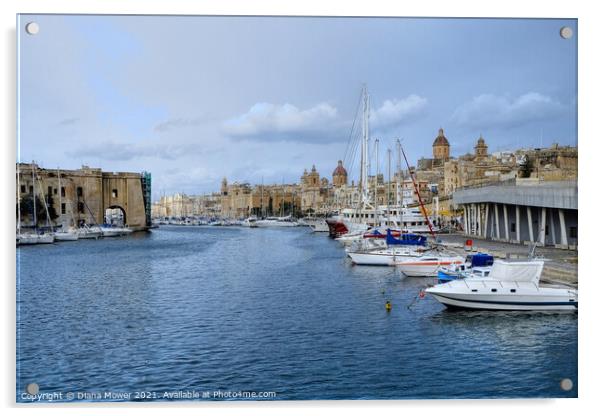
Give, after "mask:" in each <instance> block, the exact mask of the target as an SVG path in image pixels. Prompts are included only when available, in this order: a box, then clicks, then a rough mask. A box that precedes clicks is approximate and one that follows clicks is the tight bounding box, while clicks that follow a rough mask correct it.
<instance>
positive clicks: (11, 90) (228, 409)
mask: <svg viewBox="0 0 602 416" xmlns="http://www.w3.org/2000/svg"><path fill="white" fill-rule="evenodd" d="M593 4H595V2H581V3H578V2H575V1H557V0H554V1H545V2H544V1H542V2H527V1H524V0H520V1H519V0H506V1H503V2H502V1H498V2H496V3H491V2H483V1H470V0H453V1H443V0H440V1H413V2H407V3H406V2H404V3H402V2H397V3H396V4H392V2H391V3H390V2H385V1H380V0H370V1H363V2H360V1H356V0H354V1H350V0H347V1H344V0H336V1H325V0H305V1H299V0H296V1H290V2H284V1H276V0H273V1H267V0H259V1H244V0H237V1H229V2H227V3H226V2H224V1H216V0H210V1H197V2H194V1H192V0H188V1H187V0H171V1H157V0H128V1H123V0H122V1H117V0H85V1H84V0H79V1H77V2H73V1H68V0H54V1H52V2H49V1H43V0H20V1H17V0H8V1H3V2H2V3H0V8H1V11H2V13H1V14H0V16H1V17H0V19H1V22H2V33H3V42H2V49H3V53H2V58H3V59H2V65H1V67H2V69H1V71H2V78H1V79H2V83H3V87H2V91H3V99H2V100H1V101H0V106H1V108H2V112H1V114H2V123H1V125H2V126H3V131H4V140H3V142H2V143H3V145H4V148H3V149H2V150H3V151H2V165H3V166H2V168H3V169H2V171H1V172H2V182H1V183H2V184H4V185H5V186H4V187H3V188H2V189H3V193H2V195H3V196H4V198H5V199H4V203H3V204H0V207H1V210H2V211H0V218H2V219H3V220H2V221H0V224H2V229H3V233H2V236H3V238H2V250H0V253H2V265H4V271H5V273H4V276H2V282H3V286H4V291H3V299H2V302H1V303H2V310H3V312H4V314H3V319H2V329H3V331H2V333H3V335H4V336H3V337H2V339H3V342H1V343H0V344H1V348H2V358H3V361H4V363H5V365H4V366H3V367H2V368H3V369H5V371H3V372H2V375H3V377H2V378H1V380H2V381H1V383H2V384H1V389H0V392H1V393H2V396H1V399H2V405H3V407H5V408H6V409H7V410H5V413H4V414H17V413H19V414H23V413H26V414H28V413H30V412H33V411H38V412H43V413H44V414H51V415H53V414H57V415H81V414H82V413H83V412H85V414H124V413H125V414H130V413H132V414H145V415H159V414H160V415H163V414H165V413H166V412H170V413H171V412H173V411H174V410H175V409H174V407H178V408H179V409H178V410H179V411H180V410H181V411H182V412H183V413H185V414H200V413H211V414H213V413H218V414H239V413H242V412H244V413H245V414H251V415H264V414H282V413H290V414H303V415H305V414H307V413H308V412H311V413H312V414H314V413H319V414H330V413H331V412H334V411H339V410H343V411H344V412H345V414H348V413H350V414H365V413H367V412H374V411H376V412H381V413H383V414H387V413H393V412H395V413H396V414H399V413H400V412H403V413H407V414H417V413H420V414H424V413H426V414H431V413H437V414H439V415H443V414H445V416H449V415H463V416H465V415H470V414H478V415H482V414H484V413H486V414H487V415H497V414H504V415H506V414H507V413H509V412H510V413H514V412H516V411H518V410H519V409H520V410H526V411H529V412H539V411H541V412H542V413H543V412H545V413H546V415H555V414H563V415H566V414H568V413H570V414H575V413H580V412H583V411H587V410H589V409H591V408H594V406H595V404H596V399H597V395H599V393H598V389H599V386H600V381H599V380H600V374H602V373H601V371H600V359H599V356H600V355H601V352H602V350H601V349H600V348H598V347H599V346H600V343H599V341H600V336H599V335H598V334H599V333H600V324H599V319H598V317H599V315H598V314H599V309H600V308H599V307H596V306H597V305H596V299H594V295H595V294H597V293H594V288H597V286H598V285H599V283H598V282H599V281H600V279H601V276H600V275H601V273H600V272H599V267H595V260H594V259H595V258H596V257H595V256H596V254H597V252H598V251H599V250H598V248H597V245H598V239H596V235H595V234H594V233H595V231H598V230H600V228H601V227H600V221H599V219H600V218H601V217H602V216H601V215H600V212H599V210H598V209H597V208H598V207H599V205H598V204H596V202H597V201H596V199H594V196H597V194H598V193H599V192H598V189H599V184H598V181H597V179H598V178H597V174H599V173H598V172H599V171H598V170H596V167H597V166H596V165H597V164H599V162H598V159H599V158H600V157H601V155H602V152H601V151H600V150H601V149H600V145H599V143H600V140H602V137H601V131H600V129H599V128H597V127H598V124H599V122H598V120H599V119H600V116H601V113H602V111H601V108H602V105H601V104H600V97H601V96H602V94H601V91H600V77H601V76H602V68H601V65H600V52H599V50H600V45H599V42H600V40H601V39H602V33H601V31H602V30H601V26H602V25H600V23H599V22H600V17H601V16H600V13H597V10H596V9H595V8H594V6H592V5H593ZM19 12H20V13H104V14H236V15H244V14H250V15H262V14H267V15H346V16H362V15H364V16H367V15H370V16H457V17H482V16H487V17H558V18H578V19H579V29H578V30H579V86H580V88H579V94H580V96H579V147H580V152H579V153H580V155H581V158H580V163H579V176H580V179H579V186H580V189H581V197H580V201H579V205H580V207H581V210H580V223H581V227H579V233H580V235H579V240H580V241H579V247H580V251H581V252H580V255H579V259H580V267H579V273H580V278H581V279H580V280H581V285H580V292H581V293H580V295H581V302H580V313H579V327H580V328H579V396H580V398H579V399H572V400H514V401H513V400H496V401H491V400H483V401H387V402H370V401H369V402H365V401H364V402H348V401H345V402H340V401H339V402H311V401H308V402H278V403H267V404H266V403H244V402H236V403H228V404H224V403H201V404H198V403H189V402H186V403H181V402H178V403H173V404H168V403H160V404H150V405H148V404H147V405H139V404H127V405H110V407H109V406H108V405H103V404H101V405H88V406H86V408H85V409H82V408H81V407H75V406H60V407H53V406H43V408H40V406H21V405H19V406H17V405H15V404H14V397H15V394H14V388H15V387H14V386H15V372H14V369H15V332H14V331H15V293H14V292H15V277H14V276H15V274H14V273H15V247H14V240H13V228H14V225H15V224H14V216H13V212H14V211H13V209H14V208H13V207H14V205H13V204H14V195H15V180H14V174H15V173H14V169H15V168H14V166H15V165H14V161H15V153H16V147H15V134H16V133H15V131H16V124H15V119H16V112H15V111H16V110H15V94H16V85H15V84H16V79H15V78H16V77H15V74H16V71H15V67H16V48H15V43H16V37H15V24H16V13H19ZM11 218H13V220H12V222H11V220H10V219H11ZM600 303H601V302H599V301H598V302H597V304H600ZM400 342H403V340H400ZM425 365H428V363H425Z"/></svg>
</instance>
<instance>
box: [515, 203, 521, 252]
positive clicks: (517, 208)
mask: <svg viewBox="0 0 602 416" xmlns="http://www.w3.org/2000/svg"><path fill="white" fill-rule="evenodd" d="M516 241H518V242H519V243H520V205H517V206H516Z"/></svg>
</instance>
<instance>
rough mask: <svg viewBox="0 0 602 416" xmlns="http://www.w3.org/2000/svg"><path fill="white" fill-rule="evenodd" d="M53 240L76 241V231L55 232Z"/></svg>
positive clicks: (77, 234)
mask: <svg viewBox="0 0 602 416" xmlns="http://www.w3.org/2000/svg"><path fill="white" fill-rule="evenodd" d="M54 239H55V240H56V241H77V240H78V239H79V233H78V232H77V231H76V230H67V231H55V233H54Z"/></svg>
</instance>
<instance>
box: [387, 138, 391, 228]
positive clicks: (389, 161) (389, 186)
mask: <svg viewBox="0 0 602 416" xmlns="http://www.w3.org/2000/svg"><path fill="white" fill-rule="evenodd" d="M387 161H388V166H387V167H388V168H389V172H388V173H389V182H388V184H387V225H391V224H390V220H389V218H390V216H391V149H387Z"/></svg>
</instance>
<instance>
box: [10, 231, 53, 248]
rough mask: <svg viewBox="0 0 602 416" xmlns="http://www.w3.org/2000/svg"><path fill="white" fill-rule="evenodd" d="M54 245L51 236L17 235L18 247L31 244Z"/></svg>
mask: <svg viewBox="0 0 602 416" xmlns="http://www.w3.org/2000/svg"><path fill="white" fill-rule="evenodd" d="M52 243H54V235H53V234H48V233H47V234H37V233H24V234H17V244H19V245H20V246H24V245H31V244H52Z"/></svg>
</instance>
